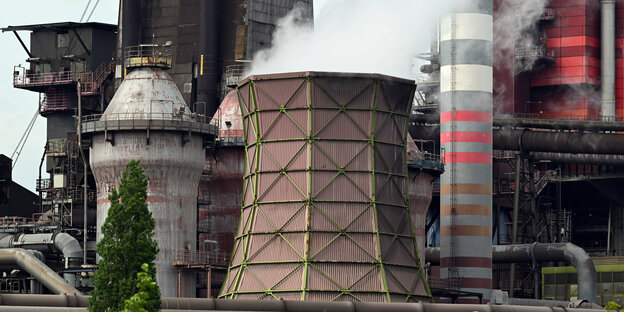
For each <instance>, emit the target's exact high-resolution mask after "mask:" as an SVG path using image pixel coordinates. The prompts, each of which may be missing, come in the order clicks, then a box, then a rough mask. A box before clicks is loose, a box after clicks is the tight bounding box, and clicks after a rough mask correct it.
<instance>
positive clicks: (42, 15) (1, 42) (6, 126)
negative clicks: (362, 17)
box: [0, 0, 337, 191]
mask: <svg viewBox="0 0 624 312" xmlns="http://www.w3.org/2000/svg"><path fill="white" fill-rule="evenodd" d="M329 1H330V0H314V15H315V16H318V15H319V14H322V13H321V10H322V8H323V6H325V4H326V3H327V2H329ZM334 1H337V0H334ZM88 2H90V7H89V9H88V11H87V13H86V14H85V19H86V17H87V16H88V15H89V13H90V12H91V8H93V5H94V4H95V3H96V2H98V1H97V0H91V1H88V0H54V1H50V0H21V1H8V0H2V1H0V28H3V27H6V26H9V25H11V26H17V25H29V24H42V23H55V22H66V21H73V22H78V21H79V20H80V16H81V15H82V12H83V10H84V9H85V6H86V5H87V3H88ZM118 6H119V1H118V0H99V3H98V6H97V7H96V9H95V11H94V13H93V16H91V19H90V20H89V21H90V22H102V23H110V24H116V23H117V10H118ZM19 34H20V36H21V37H22V40H24V42H25V44H26V46H27V47H30V37H29V32H19ZM0 47H2V49H0V154H5V155H7V156H8V157H11V154H12V153H13V150H15V147H16V146H17V144H18V142H19V140H20V138H21V137H22V134H23V133H24V131H25V130H26V126H27V125H28V123H29V122H30V119H31V118H32V116H33V114H34V113H35V111H36V110H37V107H38V104H37V102H38V94H37V93H36V92H31V91H27V90H20V89H15V88H13V84H12V83H13V66H16V65H18V64H21V65H22V66H26V65H27V64H28V63H26V61H25V60H26V58H27V57H28V56H27V54H26V52H24V50H23V49H22V47H21V45H20V44H19V41H17V39H16V38H15V36H14V35H13V33H11V32H6V33H0ZM45 132H46V125H45V119H44V118H43V117H41V116H39V117H37V121H36V123H35V126H34V128H33V130H32V132H31V134H30V137H29V139H28V141H27V142H26V145H25V146H24V149H23V150H22V153H21V156H20V157H19V159H18V161H17V163H16V165H15V168H14V169H13V180H14V181H16V182H17V183H19V184H21V185H22V186H24V187H26V188H28V189H30V190H33V191H34V189H35V180H36V179H37V177H38V176H39V172H38V170H39V162H40V160H41V155H42V153H43V147H44V146H45ZM44 170H45V168H44ZM44 177H46V175H45V172H44Z"/></svg>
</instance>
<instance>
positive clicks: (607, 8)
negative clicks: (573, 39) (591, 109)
mask: <svg viewBox="0 0 624 312" xmlns="http://www.w3.org/2000/svg"><path fill="white" fill-rule="evenodd" d="M601 3H602V10H601V11H602V23H601V24H602V25H601V28H602V34H601V43H602V45H601V53H602V55H601V82H600V88H601V97H602V112H601V113H602V119H603V120H614V118H615V0H602V1H601Z"/></svg>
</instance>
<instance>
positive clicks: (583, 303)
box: [507, 298, 602, 309]
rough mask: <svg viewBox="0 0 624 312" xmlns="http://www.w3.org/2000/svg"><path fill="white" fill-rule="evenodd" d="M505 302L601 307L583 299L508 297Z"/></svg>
mask: <svg viewBox="0 0 624 312" xmlns="http://www.w3.org/2000/svg"><path fill="white" fill-rule="evenodd" d="M507 303H509V304H510V305H516V306H532V307H567V306H570V304H572V305H573V307H574V308H580V309H602V306H600V305H598V304H595V303H593V302H588V301H585V300H577V301H561V300H544V299H527V298H509V299H508V301H507Z"/></svg>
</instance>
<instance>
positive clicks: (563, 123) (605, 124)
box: [410, 114, 624, 132]
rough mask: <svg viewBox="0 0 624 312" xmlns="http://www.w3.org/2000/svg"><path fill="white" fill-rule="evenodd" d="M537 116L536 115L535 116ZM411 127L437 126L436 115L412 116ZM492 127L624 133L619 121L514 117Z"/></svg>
mask: <svg viewBox="0 0 624 312" xmlns="http://www.w3.org/2000/svg"><path fill="white" fill-rule="evenodd" d="M536 116H538V115H536ZM410 120H411V121H412V123H413V125H412V127H418V125H430V126H431V125H438V124H439V123H440V115H438V114H414V115H412V116H411V117H410ZM492 124H493V126H494V127H499V128H502V127H522V128H536V129H552V130H578V131H592V132H595V131H624V123H623V122H619V121H606V120H603V121H600V120H569V119H544V118H522V117H514V116H504V115H502V116H494V120H493V123H492Z"/></svg>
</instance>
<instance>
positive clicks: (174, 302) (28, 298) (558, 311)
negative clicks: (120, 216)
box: [0, 294, 604, 312]
mask: <svg viewBox="0 0 624 312" xmlns="http://www.w3.org/2000/svg"><path fill="white" fill-rule="evenodd" d="M88 298H89V297H88V296H68V295H21V294H19V295H18V294H1V295H0V308H5V309H2V310H0V311H35V312H39V311H41V312H43V311H84V310H81V309H80V308H86V307H87V305H88ZM35 305H36V306H35ZM20 307H28V308H30V310H24V309H21V308H20ZM62 307H69V308H70V309H67V310H59V309H54V308H62ZM6 308H14V310H8V309H6ZM162 308H163V310H162V311H164V312H167V311H184V310H186V311H189V310H190V311H283V312H288V311H298V312H318V311H329V312H343V311H344V312H376V311H387V312H395V311H396V312H399V311H401V312H402V311H407V312H411V311H413V312H473V311H475V312H598V311H601V312H604V310H602V309H578V308H567V307H557V306H552V307H537V306H530V307H527V306H513V305H490V304H484V305H477V304H432V303H382V302H357V303H353V302H316V301H295V300H231V299H198V298H162Z"/></svg>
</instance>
